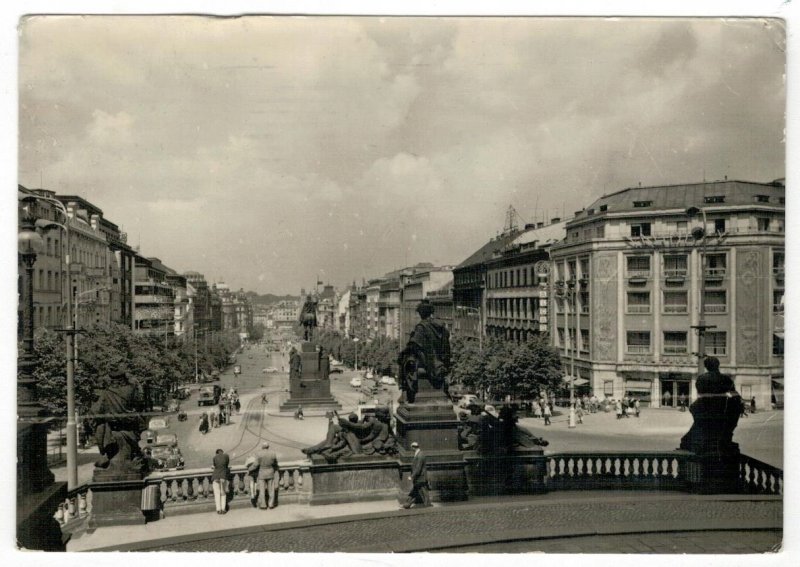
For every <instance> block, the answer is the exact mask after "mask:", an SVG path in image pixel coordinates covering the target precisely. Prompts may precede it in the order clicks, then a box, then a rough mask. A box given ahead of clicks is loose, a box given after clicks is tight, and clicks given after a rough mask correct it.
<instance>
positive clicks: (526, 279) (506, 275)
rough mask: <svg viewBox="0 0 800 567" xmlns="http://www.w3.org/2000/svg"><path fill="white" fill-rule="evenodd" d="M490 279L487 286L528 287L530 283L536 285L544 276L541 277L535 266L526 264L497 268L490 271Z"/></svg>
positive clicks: (491, 287) (490, 287)
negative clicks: (505, 268) (518, 266)
mask: <svg viewBox="0 0 800 567" xmlns="http://www.w3.org/2000/svg"><path fill="white" fill-rule="evenodd" d="M488 275H489V279H488V281H487V286H486V287H487V288H489V289H499V288H509V287H527V286H529V285H531V286H536V285H539V284H540V283H541V282H542V281H546V280H545V279H544V278H540V277H539V276H538V275H537V274H536V272H535V270H534V268H533V266H524V267H522V268H514V269H508V270H495V271H492V272H489V274H488Z"/></svg>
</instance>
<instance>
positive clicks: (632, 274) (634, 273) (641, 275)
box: [627, 269, 650, 280]
mask: <svg viewBox="0 0 800 567" xmlns="http://www.w3.org/2000/svg"><path fill="white" fill-rule="evenodd" d="M627 276H628V279H629V280H639V279H642V280H646V279H647V278H649V277H650V270H649V269H647V270H628V271H627Z"/></svg>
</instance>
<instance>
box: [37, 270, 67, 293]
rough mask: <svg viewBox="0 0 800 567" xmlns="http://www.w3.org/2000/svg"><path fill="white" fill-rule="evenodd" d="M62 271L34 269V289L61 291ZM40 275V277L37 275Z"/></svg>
mask: <svg viewBox="0 0 800 567" xmlns="http://www.w3.org/2000/svg"><path fill="white" fill-rule="evenodd" d="M61 275H62V272H53V271H52V270H47V271H46V272H45V270H38V271H36V270H34V272H33V289H34V290H36V291H61ZM37 276H38V277H37Z"/></svg>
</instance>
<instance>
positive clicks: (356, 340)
mask: <svg viewBox="0 0 800 567" xmlns="http://www.w3.org/2000/svg"><path fill="white" fill-rule="evenodd" d="M353 342H354V343H355V344H356V372H358V337H353Z"/></svg>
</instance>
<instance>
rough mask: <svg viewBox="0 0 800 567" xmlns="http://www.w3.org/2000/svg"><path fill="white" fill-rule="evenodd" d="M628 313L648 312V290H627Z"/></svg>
mask: <svg viewBox="0 0 800 567" xmlns="http://www.w3.org/2000/svg"><path fill="white" fill-rule="evenodd" d="M628 313H650V292H649V291H629V292H628Z"/></svg>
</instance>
